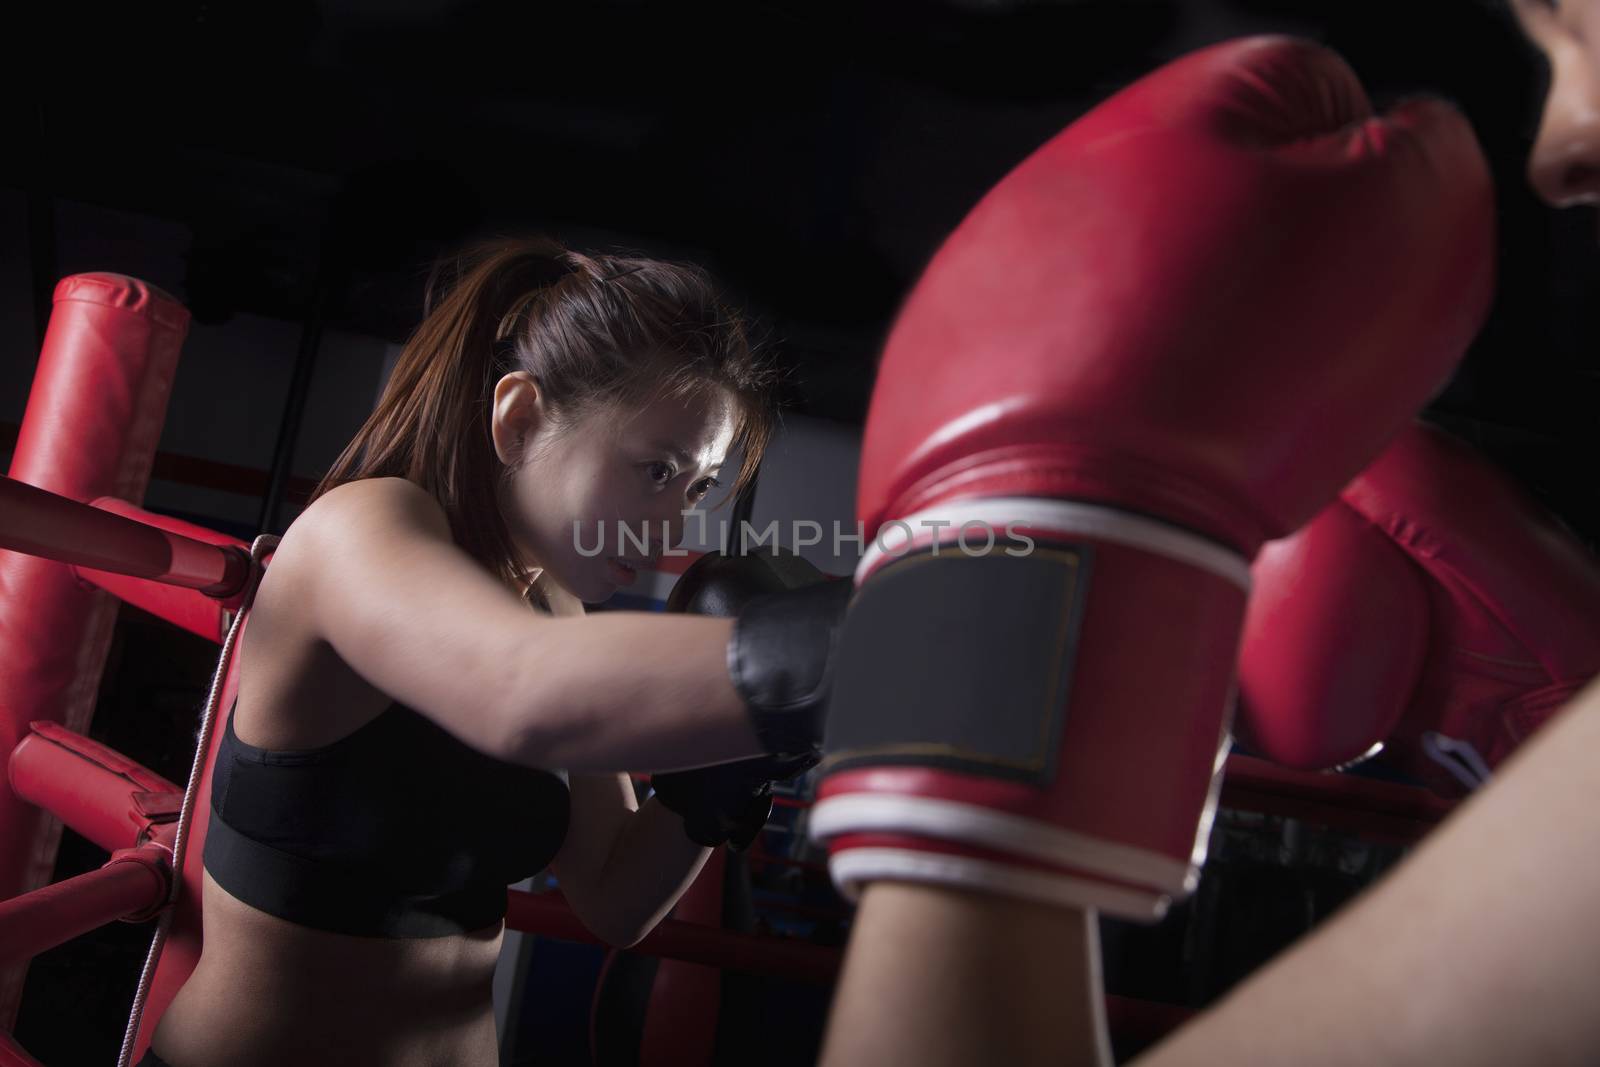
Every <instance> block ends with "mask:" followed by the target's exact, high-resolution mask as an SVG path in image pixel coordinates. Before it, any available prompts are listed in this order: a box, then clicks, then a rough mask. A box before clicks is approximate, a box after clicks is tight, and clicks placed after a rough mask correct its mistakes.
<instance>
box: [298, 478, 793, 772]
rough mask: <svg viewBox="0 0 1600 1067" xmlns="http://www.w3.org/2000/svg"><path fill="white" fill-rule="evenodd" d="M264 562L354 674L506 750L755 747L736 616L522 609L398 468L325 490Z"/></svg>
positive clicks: (559, 763) (597, 764)
mask: <svg viewBox="0 0 1600 1067" xmlns="http://www.w3.org/2000/svg"><path fill="white" fill-rule="evenodd" d="M273 566H274V567H279V566H282V567H293V568H295V569H296V570H297V571H299V572H300V573H299V575H298V576H297V579H296V582H297V586H299V587H300V588H303V589H304V590H305V591H306V592H305V594H304V597H303V600H304V603H303V605H302V611H303V612H304V614H305V619H304V620H303V621H304V623H305V625H307V626H308V627H309V628H310V629H311V632H312V633H313V635H314V636H315V637H316V638H318V639H320V640H322V641H325V642H327V643H328V644H329V645H330V646H331V647H332V648H333V650H334V651H335V652H336V653H337V654H338V655H339V657H340V658H341V659H343V660H344V661H345V662H346V663H348V664H349V665H350V666H351V667H352V668H353V669H354V670H355V671H356V672H357V673H359V674H360V675H361V676H362V677H363V678H365V679H366V680H367V681H368V682H369V683H371V684H372V685H373V686H375V687H376V688H378V689H380V690H382V691H383V692H385V693H387V694H389V695H390V696H392V697H393V698H394V699H396V700H398V701H400V702H402V703H404V704H406V705H407V706H409V707H412V708H414V709H416V710H417V711H418V712H421V713H422V714H424V715H426V716H428V717H429V718H430V719H433V720H434V721H435V722H438V723H439V724H440V725H441V726H443V727H445V728H446V729H447V730H449V731H450V732H451V733H453V734H455V735H456V736H457V737H459V738H461V739H462V740H463V741H465V742H466V743H467V744H470V745H472V746H473V747H474V748H477V749H478V750H480V751H482V752H486V753H488V754H490V755H493V756H496V757H498V758H500V759H504V760H507V761H509V762H516V763H522V764H526V765H530V766H538V767H564V768H567V769H568V770H571V771H577V772H585V771H595V772H597V771H610V772H615V771H621V770H640V771H652V770H669V769H674V768H678V767H687V766H698V765H701V764H705V763H708V762H714V761H719V760H727V759H736V758H739V757H741V756H750V755H755V754H757V753H759V752H760V751H761V746H760V745H759V744H758V743H757V740H756V737H755V734H754V733H753V731H752V729H751V726H750V722H749V718H748V716H747V715H746V714H745V706H744V703H743V701H742V700H741V699H740V697H739V695H738V693H737V692H736V691H735V690H734V688H733V683H732V682H731V681H730V679H729V677H728V666H727V645H728V639H729V636H730V633H731V630H732V621H731V620H729V619H725V618H709V617H703V616H687V615H685V616H671V617H664V616H661V615H655V614H644V613H624V612H618V613H608V614H604V615H598V616H594V617H586V618H576V619H552V618H548V617H545V616H541V615H538V614H536V613H534V612H530V611H529V610H528V609H527V605H526V604H524V603H523V602H522V601H521V600H520V599H519V598H518V597H517V596H516V595H515V594H513V593H512V592H511V591H510V590H509V589H507V588H505V587H504V586H503V585H502V584H501V583H500V582H498V581H496V580H495V578H494V577H493V576H492V575H490V574H489V573H488V571H487V570H485V569H484V567H483V566H481V565H480V564H479V563H478V562H477V561H475V560H473V559H472V558H471V557H470V556H468V555H467V554H466V553H465V552H463V551H462V550H461V549H460V548H459V547H458V546H456V545H455V544H454V542H453V541H452V540H451V538H450V530H449V523H448V520H447V519H446V517H445V514H444V511H443V509H442V508H440V506H439V504H438V502H437V501H435V500H434V499H433V497H432V496H430V495H429V494H428V493H426V492H424V491H423V490H422V489H420V488H419V487H417V486H415V485H413V484H411V483H410V482H407V481H405V480H403V479H400V478H375V479H368V480H365V481H360V482H352V483H349V484H346V485H342V486H339V487H338V488H336V489H333V490H331V491H329V492H328V493H327V494H325V495H324V496H322V497H321V498H319V499H318V500H317V501H316V502H315V503H314V504H312V505H311V507H309V508H308V509H306V511H305V512H304V513H303V514H302V515H301V516H300V517H299V518H297V519H296V520H295V523H294V525H293V526H292V527H291V528H290V530H289V531H288V533H287V534H285V536H284V538H283V541H282V543H281V544H280V545H279V547H278V551H277V555H276V557H275V559H274V562H273ZM269 579H270V573H269Z"/></svg>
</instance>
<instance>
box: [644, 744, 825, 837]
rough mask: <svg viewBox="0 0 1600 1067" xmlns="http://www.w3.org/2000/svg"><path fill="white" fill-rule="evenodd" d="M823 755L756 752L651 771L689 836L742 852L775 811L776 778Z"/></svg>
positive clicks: (795, 771)
mask: <svg viewBox="0 0 1600 1067" xmlns="http://www.w3.org/2000/svg"><path fill="white" fill-rule="evenodd" d="M821 758H822V755H821V753H820V752H817V751H816V750H814V749H813V750H811V751H808V752H803V753H801V754H799V755H796V756H757V757H756V758H755V759H744V760H736V761H734V762H732V763H718V764H714V765H713V766H710V767H697V768H695V769H694V770H689V771H672V772H669V773H666V774H656V775H651V777H650V785H651V787H652V788H654V789H655V792H656V800H658V801H659V802H660V803H661V806H662V807H664V808H666V809H667V810H668V811H670V812H673V813H674V814H676V815H678V816H679V817H681V818H682V819H683V829H684V832H685V833H687V834H688V835H689V840H691V841H693V842H694V843H695V844H697V845H701V846H703V847H705V848H716V847H717V846H718V845H723V844H726V845H727V846H728V847H729V848H731V849H733V850H734V851H735V852H743V851H744V850H745V849H747V848H749V847H750V843H751V842H752V841H754V840H755V839H756V835H757V834H759V833H760V832H761V828H762V827H764V826H766V825H767V818H768V817H769V816H770V815H771V814H772V783H773V782H774V781H779V782H782V781H788V780H789V779H791V778H795V777H798V776H799V775H801V774H804V773H805V772H806V771H807V770H809V769H810V768H812V767H814V766H816V764H817V761H818V760H819V759H821Z"/></svg>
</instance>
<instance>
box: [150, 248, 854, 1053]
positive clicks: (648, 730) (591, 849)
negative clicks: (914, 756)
mask: <svg viewBox="0 0 1600 1067" xmlns="http://www.w3.org/2000/svg"><path fill="white" fill-rule="evenodd" d="M771 379H772V370H771V368H770V366H769V364H768V363H767V362H766V361H765V360H764V358H761V357H758V356H757V354H755V353H754V352H753V351H752V348H751V346H750V345H749V343H748V342H747V341H746V337H745V334H744V331H743V329H742V327H741V325H740V322H739V319H738V318H737V317H736V316H735V315H734V314H733V313H732V312H731V311H730V310H729V308H728V307H727V306H726V305H725V304H724V303H723V302H722V301H721V299H719V297H718V296H717V294H716V293H715V291H714V290H713V288H712V285H711V283H710V282H709V281H708V279H707V277H706V276H705V275H704V274H703V273H702V272H701V271H700V270H698V269H696V268H693V267H689V266H685V265H680V264H675V263H666V262H658V261H654V260H649V259H639V258H623V257H616V256H603V255H596V256H586V255H580V254H578V253H576V252H569V251H566V250H564V249H562V248H560V247H558V246H556V245H554V244H550V243H546V242H539V241H524V242H503V243H500V244H497V245H494V246H492V247H489V248H487V249H485V250H482V251H481V252H480V253H478V254H477V255H475V256H474V257H472V258H470V259H468V260H467V261H465V262H464V263H463V265H462V266H461V267H460V269H459V270H458V271H457V273H456V276H455V278H454V279H453V284H451V285H449V286H448V288H447V289H446V290H445V291H444V292H443V293H442V295H440V296H439V298H438V299H437V300H435V301H432V306H431V308H430V309H429V311H428V313H427V316H426V318H425V319H424V321H423V323H422V325H421V327H420V328H419V329H418V330H417V333H416V335H415V336H414V337H413V338H412V339H411V341H410V342H409V343H408V344H407V345H406V347H405V350H404V352H403V353H402V355H401V357H400V360H399V363H398V365H397V366H396V368H395V371H394V373H393V376H392V378H391V379H390V381H389V383H388V385H387V386H386V388H385V390H384V393H383V396H382V397H381V399H380V401H379V403H378V406H377V409H376V410H375V411H374V413H373V414H372V416H371V417H370V418H369V419H368V420H367V422H366V424H365V425H364V426H363V427H362V428H361V431H360V432H359V433H358V434H357V436H356V437H355V439H354V440H353V441H352V442H351V444H350V446H349V447H348V448H347V449H346V450H345V452H344V454H343V455H341V456H340V457H339V459H338V460H337V461H336V463H335V464H334V467H333V469H332V470H331V471H330V472H329V473H328V475H327V477H326V478H325V479H324V480H323V482H322V484H321V485H320V486H319V487H318V489H317V492H316V493H315V494H314V497H313V500H312V502H311V503H310V505H309V506H308V507H307V508H306V510H305V511H304V512H303V513H302V514H301V515H300V516H299V517H298V518H297V519H296V520H295V522H294V523H293V525H292V526H291V527H290V528H289V530H288V531H287V533H286V534H285V536H284V537H283V540H282V542H281V544H280V545H279V546H278V549H277V552H276V555H275V557H274V558H273V560H272V561H271V564H270V567H269V569H268V570H267V572H266V575H265V577H264V578H263V580H262V583H261V585H260V588H259V592H258V594H257V596H256V600H255V603H254V606H253V609H252V612H251V615H250V619H249V623H248V627H247V629H246V631H245V636H244V638H243V641H242V645H241V647H240V649H239V653H238V654H239V656H240V657H241V660H240V665H239V670H240V683H239V693H238V699H237V702H236V703H235V705H234V706H233V708H232V709H231V714H229V715H228V716H227V718H226V720H225V723H219V727H218V728H219V729H223V730H224V731H225V732H224V735H223V740H222V741H221V743H220V746H219V749H218V755H217V761H216V768H215V771H214V784H213V791H212V795H211V804H212V815H211V820H210V828H209V830H208V833H207V839H206V845H205V851H204V859H205V868H206V876H205V882H204V913H205V947H204V952H203V955H202V957H201V959H200V961H199V964H198V966H197V967H196V969H195V971H194V973H193V975H192V976H191V978H190V979H189V981H188V982H187V983H186V984H185V985H184V987H183V988H182V990H181V991H180V992H179V994H178V996H177V997H176V999H175V1000H174V1001H173V1003H172V1004H171V1006H170V1007H169V1008H168V1010H167V1011H166V1012H165V1014H164V1016H163V1018H162V1020H161V1024H160V1025H159V1027H158V1028H157V1030H156V1032H155V1034H154V1035H153V1040H152V1045H151V1050H150V1054H149V1055H148V1056H147V1057H146V1059H145V1060H144V1061H143V1062H144V1063H145V1064H149V1065H159V1064H170V1065H171V1067H214V1065H218V1064H229V1065H232V1067H251V1065H261V1067H267V1065H279V1064H284V1063H301V1064H314V1063H329V1064H333V1063H338V1064H341V1065H344V1064H363V1063H365V1064H383V1065H386V1067H423V1065H435V1064H442V1063H449V1064H483V1065H491V1064H494V1063H495V1062H496V1060H497V1048H496V1039H495V1025H494V1018H493V1014H492V1010H491V1004H490V994H489V991H490V979H491V976H492V974H493V971H494V967H495V961H496V958H497V956H498V953H499V946H500V939H501V931H502V928H503V923H502V918H503V916H504V913H505V907H506V886H507V885H508V884H509V883H512V882H515V881H517V880H519V879H521V878H524V877H527V876H529V875H532V874H534V873H537V872H538V871H540V870H542V869H544V868H545V867H546V866H547V865H548V867H549V868H550V869H551V870H552V871H553V872H554V873H555V874H556V875H557V877H558V878H559V880H560V883H561V887H562V890H563V892H564V893H565V895H566V898H567V900H568V901H569V902H570V903H571V905H572V907H573V909H574V910H575V911H576V912H577V914H578V915H579V917H580V918H582V920H583V921H584V923H585V924H586V925H587V926H588V927H589V928H590V929H591V930H593V931H594V932H595V933H596V934H598V935H599V936H600V937H602V938H603V939H604V940H606V941H608V942H610V943H612V944H616V945H628V944H631V943H633V942H635V941H637V940H638V939H639V938H640V937H642V936H643V935H644V934H645V933H646V932H647V931H649V930H650V928H651V927H652V926H653V925H654V924H655V923H656V922H657V921H658V920H659V919H660V918H661V917H662V916H663V915H664V914H665V913H666V912H667V911H668V910H669V909H670V908H671V907H672V905H673V903H674V902H675V901H676V900H677V898H678V896H679V894H681V893H682V892H683V890H684V889H685V888H686V887H687V886H688V884H689V883H690V882H691V881H692V880H693V878H694V876H695V874H696V872H698V870H699V869H700V867H701V865H702V863H703V862H704V860H705V858H706V856H707V850H706V846H707V845H710V844H715V843H717V837H716V836H715V834H712V835H711V836H709V837H708V831H707V827H708V826H709V827H718V826H723V825H725V824H727V823H728V821H729V819H733V820H735V821H736V818H737V817H739V816H741V815H742V813H743V809H744V808H747V807H748V806H749V805H750V804H751V803H752V802H753V794H754V793H756V792H757V791H758V789H759V785H760V783H759V781H758V779H759V778H760V775H759V774H758V773H756V774H753V773H752V772H751V771H750V770H749V769H748V766H747V765H746V769H744V770H742V771H740V772H739V775H738V776H736V777H738V781H736V782H734V786H735V788H733V789H732V790H731V791H730V788H729V781H728V776H727V775H726V774H724V773H723V772H722V771H719V770H715V769H710V770H707V771H704V772H694V771H690V772H686V773H684V774H681V775H677V776H675V783H676V784H675V787H674V788H673V789H672V790H670V791H668V790H658V793H657V795H656V796H655V797H652V799H650V800H649V801H647V802H646V803H645V804H644V805H643V806H642V807H641V806H638V805H636V803H635V801H634V795H633V792H632V789H631V786H630V785H629V782H628V779H627V778H626V777H625V776H622V775H619V774H618V773H617V772H618V771H620V770H622V769H625V768H633V769H639V770H664V771H672V770H673V769H675V768H682V767H689V766H700V765H704V764H708V763H713V762H717V761H726V760H732V759H735V758H737V757H749V756H753V755H755V754H758V753H762V752H763V751H773V750H775V749H777V748H779V747H780V746H788V747H785V748H783V750H784V751H795V750H796V749H797V747H803V746H804V745H806V744H809V743H810V740H811V736H812V734H813V733H814V727H812V726H810V725H807V722H806V719H807V714H808V708H809V707H810V705H808V704H807V702H806V699H805V697H806V694H802V693H798V692H795V691H792V689H791V690H784V689H782V688H776V689H775V688H773V687H772V686H770V685H768V684H767V682H768V674H772V675H775V676H776V677H778V678H779V679H780V680H783V681H792V680H793V679H795V678H798V677H803V676H804V675H805V674H806V672H807V671H808V670H811V671H812V673H813V674H814V673H816V672H815V671H814V670H812V668H813V667H814V666H815V663H816V661H817V658H818V657H819V656H821V655H823V654H825V653H824V651H823V650H822V649H821V648H820V646H819V648H814V649H811V650H809V651H803V647H804V645H805V643H804V642H802V641H794V640H790V641H785V642H780V643H777V644H776V645H775V644H774V643H773V642H771V641H765V642H764V641H761V640H760V639H761V637H762V629H761V627H762V625H763V624H762V622H761V620H759V619H754V618H749V619H743V620H740V627H739V637H738V638H733V637H732V624H731V622H730V620H728V619H726V618H709V617H693V616H672V617H665V616H659V615H644V614H628V613H614V614H603V615H598V616H594V617H585V616H584V612H583V604H584V603H585V602H589V603H594V602H598V601H603V600H605V599H606V598H607V597H609V596H610V595H611V594H612V593H613V592H615V591H616V590H617V589H619V588H623V587H626V586H628V585H629V584H631V583H632V582H633V581H634V580H635V578H636V576H637V574H638V572H639V571H640V570H642V569H644V568H646V567H649V566H650V565H651V564H652V563H653V561H654V559H655V558H656V556H657V555H658V554H659V553H660V552H662V551H663V549H664V548H667V547H670V546H671V544H672V543H673V542H674V541H675V540H676V539H677V537H678V535H679V533H680V532H681V524H682V522H683V518H682V512H683V511H684V510H685V509H687V508H692V507H694V506H695V505H696V504H698V503H699V502H700V501H701V500H702V499H703V498H704V497H705V496H706V494H707V493H708V492H709V491H710V490H711V489H712V488H713V487H714V486H716V485H717V484H718V479H719V475H721V470H722V467H723V464H724V461H725V458H726V457H727V456H728V455H729V453H730V450H732V449H733V448H735V447H736V446H737V447H739V448H741V449H742V454H743V457H744V459H743V465H742V468H741V470H740V471H739V472H737V475H736V476H734V477H733V478H730V480H731V481H733V482H734V484H735V485H737V484H739V483H740V482H741V481H742V480H743V479H744V478H746V477H748V475H749V473H750V472H751V471H752V470H753V469H754V468H755V465H756V463H757V462H758V461H759V459H760V457H761V454H762V448H763V446H764V444H765V442H766V439H767V436H768V433H769V427H770V414H769V409H770V405H769V397H768V391H769V386H770V384H771ZM721 476H723V477H727V475H721ZM619 522H620V523H623V524H625V525H626V526H627V528H628V530H629V531H630V532H631V537H621V536H619V534H618V532H617V528H616V526H617V524H618V523H619ZM602 525H603V528H602ZM837 584H838V585H840V586H848V584H849V583H837ZM825 610H832V609H825ZM824 629H825V628H824ZM730 640H735V641H739V642H745V644H740V645H739V646H738V648H737V649H736V651H737V652H738V653H739V655H738V656H737V660H738V662H739V664H740V668H741V671H742V673H741V674H740V676H739V677H738V678H737V679H735V678H733V677H731V676H730V673H729V671H730V668H729V666H728V664H729V661H730V649H729V642H730ZM822 643H823V644H825V643H826V641H825V640H824V641H823V642H822ZM764 696H771V697H775V698H776V700H777V705H776V706H775V707H770V708H769V707H766V706H764V705H763V704H762V698H763V697H764ZM746 763H748V761H746ZM556 768H560V769H561V772H564V773H561V772H557V771H556V770H555V769H556ZM758 769H759V768H758ZM719 775H720V777H719ZM667 792H670V793H671V795H672V798H673V800H672V809H673V810H669V809H668V808H667V807H665V806H664V805H663V803H662V802H661V796H662V795H665V794H666V793H667ZM719 815H727V816H728V817H729V818H728V819H719V818H718V816H719ZM686 831H687V832H686ZM691 838H693V839H691Z"/></svg>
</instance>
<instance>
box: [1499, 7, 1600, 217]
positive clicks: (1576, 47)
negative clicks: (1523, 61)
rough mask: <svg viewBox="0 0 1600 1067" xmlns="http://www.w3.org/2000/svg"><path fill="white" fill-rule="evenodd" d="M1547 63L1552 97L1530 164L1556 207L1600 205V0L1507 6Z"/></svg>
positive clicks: (1538, 184) (1532, 173)
mask: <svg viewBox="0 0 1600 1067" xmlns="http://www.w3.org/2000/svg"><path fill="white" fill-rule="evenodd" d="M1511 6H1512V8H1513V9H1514V10H1515V11H1516V13H1517V19H1518V21H1520V22H1521V23H1522V28H1523V30H1524V32H1526V33H1527V35H1528V37H1529V38H1530V39H1531V40H1532V41H1533V43H1534V44H1536V45H1538V46H1539V48H1540V49H1541V50H1542V51H1543V52H1544V54H1545V56H1546V57H1548V58H1549V60H1550V94H1549V96H1547V97H1546V98H1545V102H1544V115H1543V117H1542V119H1541V120H1540V122H1539V138H1538V140H1537V141H1536V142H1535V144H1534V147H1533V157H1532V158H1531V159H1530V160H1529V161H1528V178H1529V180H1530V181H1532V182H1533V187H1534V189H1535V190H1536V191H1537V192H1538V193H1539V195H1540V196H1542V197H1543V198H1544V199H1545V200H1546V201H1547V202H1549V203H1550V204H1551V205H1552V206H1554V207H1569V206H1572V205H1574V204H1596V203H1600V0H1511Z"/></svg>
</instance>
